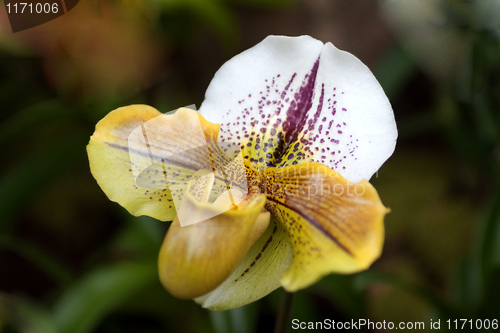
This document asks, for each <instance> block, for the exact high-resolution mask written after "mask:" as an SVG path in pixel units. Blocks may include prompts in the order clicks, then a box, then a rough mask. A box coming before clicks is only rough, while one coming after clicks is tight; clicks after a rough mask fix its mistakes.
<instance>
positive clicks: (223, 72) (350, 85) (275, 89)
mask: <svg viewBox="0 0 500 333" xmlns="http://www.w3.org/2000/svg"><path fill="white" fill-rule="evenodd" d="M200 113H201V114H202V115H203V116H204V117H206V118H207V119H209V120H210V121H212V122H216V123H220V124H221V125H222V126H221V131H220V140H221V141H234V142H238V143H240V144H241V148H242V150H243V153H244V156H245V157H246V158H248V159H249V160H250V161H252V162H254V163H255V164H256V165H257V167H258V168H259V169H260V168H262V167H264V166H266V165H267V166H286V165H291V164H293V163H297V164H298V163H302V162H306V161H317V162H321V163H323V164H326V165H328V166H330V167H331V168H332V169H334V170H336V171H337V172H339V173H340V174H341V175H343V176H344V177H345V178H346V179H348V180H350V181H352V182H358V181H360V180H362V179H366V180H368V179H369V178H370V177H371V176H372V175H373V173H375V171H376V170H377V169H378V168H379V167H380V166H381V165H382V163H383V162H384V161H385V160H386V159H387V158H388V157H389V156H390V155H391V154H392V152H393V151H394V147H395V144H396V137H397V129H396V124H395V121H394V115H393V112H392V109H391V106H390V103H389V101H388V100H387V97H386V96H385V94H384V92H383V90H382V88H381V87H380V85H379V83H378V82H377V80H376V79H375V77H374V76H373V74H372V73H371V72H370V70H369V69H368V68H367V67H366V66H365V65H364V64H363V63H362V62H361V61H359V60H358V59H357V58H356V57H354V56H353V55H351V54H349V53H347V52H343V51H340V50H338V49H337V48H335V47H334V46H333V45H332V44H331V43H327V44H326V45H323V43H321V42H320V41H318V40H315V39H313V38H311V37H309V36H301V37H284V36H269V37H267V38H266V39H264V41H262V42H261V43H259V44H257V45H256V46H255V47H253V48H251V49H249V50H247V51H245V52H243V53H241V54H239V55H237V56H236V57H234V58H233V59H231V60H229V61H228V62H227V63H225V64H224V65H223V66H222V67H221V68H220V69H219V71H218V72H217V73H216V75H215V77H214V79H213V80H212V82H211V84H210V86H209V87H208V89H207V92H206V96H205V101H204V102H203V104H202V105H201V108H200Z"/></svg>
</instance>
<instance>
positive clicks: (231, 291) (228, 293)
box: [195, 212, 292, 311]
mask: <svg viewBox="0 0 500 333" xmlns="http://www.w3.org/2000/svg"><path fill="white" fill-rule="evenodd" d="M268 213H269V212H268ZM291 263H292V246H291V244H290V242H289V240H288V235H287V232H286V230H285V229H284V228H283V227H282V226H281V225H280V224H279V223H276V221H273V220H271V223H270V224H269V227H268V228H267V230H266V232H265V233H264V234H263V235H262V236H261V237H260V238H259V239H258V240H257V241H256V242H255V244H254V245H253V246H252V247H251V248H250V250H249V251H248V252H247V254H246V255H245V258H244V259H243V260H242V261H241V262H240V264H239V265H238V267H237V268H236V269H235V270H234V271H233V273H231V275H230V276H229V277H228V278H227V279H226V280H225V281H224V282H223V283H222V284H221V285H219V286H218V287H217V288H216V289H215V290H212V291H211V292H209V293H208V294H205V295H203V296H201V297H198V298H196V299H195V301H196V302H197V303H199V304H201V305H202V306H203V307H205V308H208V309H210V310H218V311H221V310H228V309H233V308H237V307H240V306H243V305H246V304H248V303H251V302H254V301H256V300H258V299H260V298H262V297H264V296H266V295H267V294H269V293H270V292H272V291H273V290H275V289H277V288H279V287H280V286H281V283H280V279H281V277H282V275H283V272H284V271H286V270H287V269H288V268H289V267H290V264H291Z"/></svg>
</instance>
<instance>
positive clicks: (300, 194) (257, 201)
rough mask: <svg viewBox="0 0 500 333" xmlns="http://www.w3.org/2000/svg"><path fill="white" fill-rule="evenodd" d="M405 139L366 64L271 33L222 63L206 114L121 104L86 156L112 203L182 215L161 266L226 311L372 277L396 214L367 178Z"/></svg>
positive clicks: (181, 293)
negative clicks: (335, 276) (280, 292)
mask: <svg viewBox="0 0 500 333" xmlns="http://www.w3.org/2000/svg"><path fill="white" fill-rule="evenodd" d="M160 116H161V117H160ZM196 133H198V134H196ZM200 133H201V134H200ZM136 134H137V136H136ZM396 138H397V130H396V125H395V121H394V115H393V112H392V109H391V105H390V103H389V101H388V99H387V97H386V96H385V94H384V92H383V90H382V88H381V87H380V85H379V83H378V82H377V80H376V79H375V77H374V76H373V74H372V73H371V72H370V70H369V69H368V68H367V67H366V66H365V65H364V64H363V63H362V62H361V61H360V60H358V59H357V58H356V57H354V56H353V55H351V54H349V53H347V52H344V51H340V50H339V49H337V48H335V47H334V46H333V45H332V44H331V43H327V44H323V43H322V42H320V41H318V40H315V39H313V38H311V37H308V36H301V37H282V36H270V37H267V38H266V39H265V40H264V41H262V42H261V43H259V44H258V45H256V46H255V47H253V48H251V49H249V50H247V51H245V52H243V53H241V54H239V55H237V56H235V57H234V58H232V59H231V60H229V61H228V62H227V63H225V64H224V65H223V66H222V67H221V68H220V69H219V71H218V72H217V73H216V74H215V77H214V79H213V80H212V82H211V83H210V86H209V87H208V89H207V92H206V96H205V100H204V102H203V104H202V105H201V107H200V110H199V112H196V111H194V110H190V109H179V110H178V111H177V112H176V113H175V114H173V115H167V116H164V115H162V114H161V113H160V112H158V111H157V110H155V109H153V108H151V107H148V106H144V105H133V106H128V107H124V108H119V109H117V110H115V111H113V112H111V113H109V114H108V115H107V116H106V117H105V118H104V119H103V120H101V121H100V122H99V123H98V124H97V126H96V131H95V133H94V135H93V136H92V137H91V140H90V143H89V145H88V147H87V150H88V155H89V160H90V167H91V171H92V174H93V175H94V177H95V178H96V180H97V182H98V183H99V185H100V186H101V188H102V189H103V190H104V192H105V193H106V194H107V195H108V197H109V198H110V199H111V200H113V201H116V202H118V203H119V204H121V205H122V206H123V207H125V208H126V209H127V210H128V211H129V212H130V213H131V214H133V215H149V216H152V217H154V218H157V219H159V220H162V221H171V220H173V222H172V224H171V226H170V228H169V230H168V232H167V235H166V236H165V240H164V242H163V245H162V247H161V249H160V254H159V259H158V266H159V276H160V280H161V282H162V283H163V285H164V286H165V288H166V289H167V290H168V291H169V292H170V293H171V294H172V295H174V296H176V297H179V298H183V299H195V300H196V302H198V303H200V304H202V305H203V306H204V307H207V308H210V309H216V310H223V309H230V308H234V307H238V306H241V305H244V304H247V303H250V302H252V301H255V300H257V299H259V298H261V297H263V296H265V295H267V294H268V293H270V292H271V291H273V290H275V289H276V288H278V287H280V286H283V287H284V288H285V289H286V290H287V291H296V290H299V289H302V288H305V287H307V286H309V285H311V284H313V283H315V282H316V281H318V280H319V279H320V278H321V277H323V276H325V275H327V274H330V273H344V274H346V273H355V272H358V271H361V270H364V269H367V268H368V267H369V266H370V265H371V264H372V263H373V262H374V261H375V260H376V259H377V258H378V257H379V256H380V254H381V250H382V245H383V239H384V225H383V219H384V216H385V214H386V213H387V212H388V209H387V208H385V207H384V206H383V205H382V203H381V201H380V198H379V196H378V194H377V192H376V190H375V189H374V188H373V187H372V186H371V184H370V183H368V181H367V180H369V179H370V178H371V176H372V175H373V174H374V173H375V172H376V171H377V170H378V169H379V168H380V166H381V165H382V164H383V163H384V162H385V160H386V159H387V158H388V157H389V156H390V155H391V154H392V152H393V151H394V148H395V144H396ZM226 144H227V145H235V146H236V147H235V149H230V150H231V153H228V149H227V147H226V146H224V145H226ZM198 147H205V148H204V149H201V150H200V149H198ZM224 147H225V148H224ZM231 154H232V155H231ZM141 159H142V160H141ZM235 161H236V162H237V163H235ZM224 170H225V171H224ZM172 179H175V180H177V183H176V182H175V181H172ZM169 180H170V181H169ZM182 186H184V187H183V188H182V190H181V187H182ZM181 194H182V196H183V197H182V198H181V197H180V196H181ZM181 199H182V200H184V201H182V202H183V205H182V206H179V205H177V206H176V205H174V203H175V201H176V200H181ZM176 207H177V210H176V209H175V208H176ZM181 215H182V216H198V217H199V216H205V217H207V218H206V219H204V218H202V220H203V219H204V220H203V221H202V222H198V221H196V222H198V223H195V224H189V223H188V224H189V225H183V224H182V218H180V217H179V216H181Z"/></svg>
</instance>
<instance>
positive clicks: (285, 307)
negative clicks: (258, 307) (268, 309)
mask: <svg viewBox="0 0 500 333" xmlns="http://www.w3.org/2000/svg"><path fill="white" fill-rule="evenodd" d="M294 297H295V293H289V292H287V291H285V290H283V295H282V296H281V302H280V308H279V310H278V318H277V319H276V327H275V328H274V333H286V332H288V328H289V327H290V317H291V316H292V307H293V299H294Z"/></svg>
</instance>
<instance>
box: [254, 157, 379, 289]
mask: <svg viewBox="0 0 500 333" xmlns="http://www.w3.org/2000/svg"><path fill="white" fill-rule="evenodd" d="M262 190H263V192H265V193H266V194H267V198H268V201H267V203H266V208H267V209H268V210H269V211H271V212H272V213H273V216H274V217H275V218H277V219H278V220H279V221H280V222H281V224H282V225H283V226H284V227H285V229H286V230H287V231H288V235H289V237H290V241H291V243H292V245H293V262H292V265H291V267H290V268H289V269H288V270H287V271H286V272H285V273H284V275H283V278H282V280H281V283H282V285H283V287H284V288H285V289H287V290H288V291H296V290H298V289H302V288H305V287H307V286H309V285H311V284H312V283H314V282H316V281H318V280H319V279H320V278H321V277H323V276H324V275H326V274H329V273H354V272H358V271H361V270H364V269H366V268H368V267H369V266H370V265H371V264H372V263H373V261H374V260H376V259H377V258H378V257H379V256H380V253H381V251H382V245H383V240H384V224H383V219H384V216H385V214H386V213H387V212H388V210H387V209H386V208H385V207H384V206H383V205H382V203H381V201H380V198H379V196H378V194H377V191H376V190H375V189H374V188H373V186H372V185H371V184H370V183H368V182H366V181H362V182H360V183H357V184H353V183H350V182H348V181H346V180H345V179H343V178H342V177H341V176H340V175H339V174H337V173H336V172H335V171H333V170H331V169H330V168H328V167H327V166H325V165H322V164H319V163H304V164H299V165H296V166H290V167H285V168H281V169H276V168H269V169H266V170H265V171H264V175H263V183H262Z"/></svg>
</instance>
